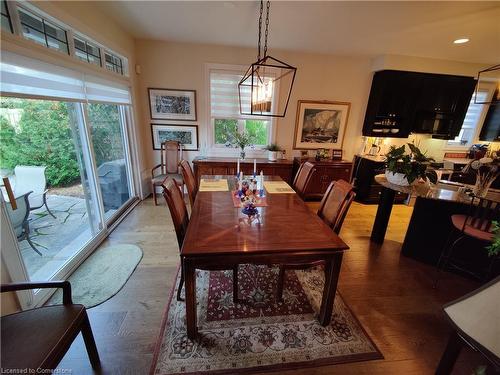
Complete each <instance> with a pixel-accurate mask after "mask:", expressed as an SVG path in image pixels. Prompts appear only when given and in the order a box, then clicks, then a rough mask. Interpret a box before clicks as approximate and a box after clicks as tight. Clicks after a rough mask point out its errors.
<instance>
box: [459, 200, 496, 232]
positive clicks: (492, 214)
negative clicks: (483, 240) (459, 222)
mask: <svg viewBox="0 0 500 375" xmlns="http://www.w3.org/2000/svg"><path fill="white" fill-rule="evenodd" d="M478 200H479V203H478V204H477V205H476V204H475V202H477V201H476V200H475V199H474V200H473V202H472V204H471V213H470V214H469V217H468V218H467V220H466V224H467V225H470V226H472V227H474V228H476V229H479V230H482V231H485V232H489V231H490V230H491V225H492V221H494V220H496V221H498V220H500V203H499V202H496V201H492V200H490V199H486V198H478Z"/></svg>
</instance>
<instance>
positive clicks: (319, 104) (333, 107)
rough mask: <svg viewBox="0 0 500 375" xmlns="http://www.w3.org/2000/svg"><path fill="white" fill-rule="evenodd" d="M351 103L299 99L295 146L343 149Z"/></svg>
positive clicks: (298, 147)
mask: <svg viewBox="0 0 500 375" xmlns="http://www.w3.org/2000/svg"><path fill="white" fill-rule="evenodd" d="M350 107H351V103H347V102H331V101H313V100H299V101H298V103H297V118H296V122H295V138H294V144H293V148H294V149H296V150H301V149H302V150H303V149H318V148H324V149H337V150H339V149H342V143H343V141H344V134H345V129H346V125H347V121H348V119H349V110H350Z"/></svg>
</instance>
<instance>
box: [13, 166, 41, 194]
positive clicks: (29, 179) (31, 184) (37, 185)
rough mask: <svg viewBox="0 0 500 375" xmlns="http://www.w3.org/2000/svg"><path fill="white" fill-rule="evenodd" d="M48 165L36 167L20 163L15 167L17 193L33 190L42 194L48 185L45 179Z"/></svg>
mask: <svg viewBox="0 0 500 375" xmlns="http://www.w3.org/2000/svg"><path fill="white" fill-rule="evenodd" d="M45 169H46V167H43V166H42V167H35V166H25V165H18V166H16V167H15V168H14V174H15V176H16V185H15V187H14V191H15V192H16V195H19V194H24V193H27V192H28V191H32V192H33V193H34V194H42V193H43V192H44V191H45V188H46V187H47V181H46V179H45Z"/></svg>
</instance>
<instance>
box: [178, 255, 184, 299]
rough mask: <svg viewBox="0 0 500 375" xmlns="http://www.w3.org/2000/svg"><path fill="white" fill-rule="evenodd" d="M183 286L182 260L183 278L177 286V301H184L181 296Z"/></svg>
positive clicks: (182, 277)
mask: <svg viewBox="0 0 500 375" xmlns="http://www.w3.org/2000/svg"><path fill="white" fill-rule="evenodd" d="M183 286H184V267H183V266H182V260H181V279H180V280H179V286H178V287H177V301H184V300H183V299H182V297H181V292H182V287H183Z"/></svg>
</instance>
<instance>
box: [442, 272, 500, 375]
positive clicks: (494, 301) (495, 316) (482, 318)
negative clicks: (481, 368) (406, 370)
mask: <svg viewBox="0 0 500 375" xmlns="http://www.w3.org/2000/svg"><path fill="white" fill-rule="evenodd" d="M499 296H500V276H499V277H497V278H495V279H494V280H492V281H490V282H489V283H487V284H485V285H483V286H481V287H480V288H478V289H476V290H474V291H473V292H471V293H469V294H466V295H465V296H463V297H460V298H459V299H457V300H455V301H452V302H450V303H448V304H446V305H445V306H444V308H443V310H444V313H445V315H446V318H448V322H449V323H450V325H451V326H452V328H453V332H452V333H451V335H450V337H449V339H448V344H447V345H446V349H445V351H444V352H443V355H442V356H441V360H440V361H439V364H438V367H437V369H436V372H435V374H436V375H448V374H451V373H452V371H453V367H454V366H455V362H456V360H457V358H458V356H459V354H460V351H461V350H462V347H471V348H473V349H474V350H475V351H476V352H479V353H480V354H481V355H482V356H483V357H484V358H485V359H486V360H487V361H488V362H490V363H491V364H492V365H493V366H494V368H495V369H496V371H495V369H492V370H493V371H492V372H491V373H495V374H496V373H498V370H499V369H500V346H499V344H498V342H499V340H498V338H499V337H500V324H498V322H499V312H498V311H499V310H498V298H499ZM485 373H488V374H489V373H490V372H489V371H486V372H485Z"/></svg>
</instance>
